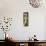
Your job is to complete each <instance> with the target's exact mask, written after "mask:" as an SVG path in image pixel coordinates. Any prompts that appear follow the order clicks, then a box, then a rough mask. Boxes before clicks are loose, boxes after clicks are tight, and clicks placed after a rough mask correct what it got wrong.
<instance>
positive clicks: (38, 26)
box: [0, 0, 46, 40]
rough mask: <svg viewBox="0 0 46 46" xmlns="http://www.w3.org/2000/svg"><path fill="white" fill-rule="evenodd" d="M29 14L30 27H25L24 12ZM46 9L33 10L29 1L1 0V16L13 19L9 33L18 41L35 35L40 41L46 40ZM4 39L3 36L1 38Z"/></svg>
mask: <svg viewBox="0 0 46 46" xmlns="http://www.w3.org/2000/svg"><path fill="white" fill-rule="evenodd" d="M25 11H28V12H29V26H28V27H24V26H23V12H25ZM45 15H46V8H32V7H31V6H30V4H29V0H0V16H1V17H3V16H6V17H7V16H8V17H13V22H12V27H11V29H10V31H8V32H9V33H10V34H11V35H12V36H13V37H15V38H16V39H17V40H27V39H28V38H29V37H32V36H33V35H34V34H36V35H37V38H38V39H39V40H44V39H46V38H45V37H46V35H45V34H46V33H45V31H46V29H45V27H46V26H45V25H46V22H45V21H46V20H45V18H46V17H45ZM0 39H2V36H1V38H0Z"/></svg>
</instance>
